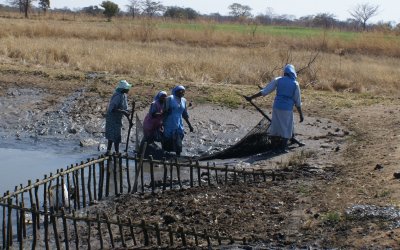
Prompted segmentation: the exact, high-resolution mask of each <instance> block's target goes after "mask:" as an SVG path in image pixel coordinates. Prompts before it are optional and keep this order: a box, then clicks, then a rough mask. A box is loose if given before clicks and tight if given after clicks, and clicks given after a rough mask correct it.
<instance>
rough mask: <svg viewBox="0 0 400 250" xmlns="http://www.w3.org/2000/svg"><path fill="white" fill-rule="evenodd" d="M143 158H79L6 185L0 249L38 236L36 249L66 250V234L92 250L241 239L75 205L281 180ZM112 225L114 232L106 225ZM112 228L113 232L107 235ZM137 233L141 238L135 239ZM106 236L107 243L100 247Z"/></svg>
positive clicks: (248, 172) (192, 163) (27, 243)
mask: <svg viewBox="0 0 400 250" xmlns="http://www.w3.org/2000/svg"><path fill="white" fill-rule="evenodd" d="M149 158H150V159H144V158H143V157H137V156H135V157H131V156H128V155H124V156H123V155H121V154H119V155H115V154H114V155H112V156H107V157H105V156H103V155H101V156H99V157H98V159H87V161H86V162H81V163H80V164H75V165H71V166H69V167H67V168H66V169H59V170H57V171H56V174H53V173H50V174H49V175H44V178H43V179H42V180H39V179H37V180H36V181H35V182H32V181H31V180H28V184H27V186H25V187H24V186H23V185H22V184H20V186H15V189H14V191H13V192H10V191H7V192H6V193H4V195H3V197H0V206H1V207H2V225H1V226H0V232H1V234H0V238H1V240H2V244H1V246H2V247H3V248H4V249H8V248H14V243H18V244H16V245H17V246H18V247H19V248H20V249H23V248H26V246H29V247H30V248H32V249H34V248H36V247H37V246H38V244H39V243H38V242H40V243H41V244H42V245H41V247H40V248H46V249H52V248H57V249H60V248H61V245H62V244H61V243H60V241H61V240H60V239H62V241H63V242H64V248H65V249H69V247H71V246H70V241H71V236H70V235H74V237H75V239H74V240H73V241H75V247H76V248H79V247H82V246H83V245H84V246H86V247H87V248H89V249H90V247H91V244H92V241H93V242H95V241H96V240H97V241H98V245H96V246H94V247H95V248H110V247H115V245H116V244H117V243H118V244H120V246H121V247H125V246H150V245H153V246H156V245H157V246H162V245H168V246H172V245H174V244H180V245H181V246H186V245H188V244H190V245H196V246H199V245H204V244H206V245H208V246H210V245H213V244H215V243H213V240H214V241H216V242H217V244H227V243H234V242H243V241H245V239H243V238H241V237H239V238H234V237H232V236H228V235H219V233H216V235H209V234H208V232H206V231H203V232H197V231H196V230H194V229H190V230H189V229H183V228H175V229H173V228H161V227H160V225H152V224H149V223H146V221H142V222H141V223H139V224H134V223H132V219H127V220H122V219H121V218H117V220H116V221H112V220H109V219H108V218H107V216H106V215H97V216H96V217H95V218H90V217H89V216H88V215H85V216H83V217H82V216H76V213H77V212H76V211H79V210H81V209H82V208H86V207H88V206H90V205H91V204H93V203H95V202H96V201H99V200H102V199H104V198H106V197H109V196H118V195H120V194H123V193H144V192H153V193H154V192H164V191H166V190H172V189H182V188H189V187H194V186H202V185H209V186H211V185H232V184H236V183H239V182H261V181H267V180H272V181H273V180H275V179H276V178H281V179H283V178H284V176H283V175H282V174H276V173H275V172H274V171H265V170H256V169H247V168H246V169H239V168H235V167H229V166H228V165H225V166H216V164H215V163H213V164H210V163H207V164H206V165H204V164H200V163H199V162H198V161H190V160H189V161H186V162H178V161H177V160H172V161H167V160H162V161H156V160H153V159H152V157H149ZM93 225H97V226H93ZM103 227H105V228H103ZM113 227H115V228H117V230H115V229H114V230H113ZM71 228H72V229H71ZM82 228H86V229H85V230H84V231H85V232H86V233H85V234H84V235H86V238H84V237H85V236H84V235H83V234H82V233H80V232H78V231H79V229H82ZM71 232H74V233H73V234H70V233H71ZM93 232H97V233H93ZM113 232H118V233H117V234H116V235H115V236H114V235H113ZM136 234H138V235H141V236H137V238H138V239H135V237H134V236H135V235H136ZM93 235H96V240H95V239H94V238H91V237H94V236H93ZM174 237H175V239H174ZM187 237H188V238H187ZM151 238H152V239H155V240H151ZM129 239H130V241H129ZM165 239H167V240H165ZM105 242H107V244H108V243H109V244H111V245H105V244H106V243H105ZM128 242H130V243H128ZM204 242H205V243H204ZM82 244H83V245H82Z"/></svg>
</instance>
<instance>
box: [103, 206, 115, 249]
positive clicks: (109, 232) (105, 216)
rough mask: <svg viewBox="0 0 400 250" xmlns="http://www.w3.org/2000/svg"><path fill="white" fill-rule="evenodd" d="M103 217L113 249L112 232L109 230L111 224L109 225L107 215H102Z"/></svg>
mask: <svg viewBox="0 0 400 250" xmlns="http://www.w3.org/2000/svg"><path fill="white" fill-rule="evenodd" d="M103 216H104V218H105V219H106V224H107V229H108V234H109V235H110V242H111V246H112V248H114V247H115V245H114V236H113V232H112V230H111V223H110V220H109V219H108V216H107V214H104V215H103Z"/></svg>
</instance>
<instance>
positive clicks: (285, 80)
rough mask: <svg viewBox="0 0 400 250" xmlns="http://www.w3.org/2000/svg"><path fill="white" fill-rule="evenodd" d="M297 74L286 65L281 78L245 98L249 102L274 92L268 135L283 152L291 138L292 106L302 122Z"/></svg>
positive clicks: (289, 65) (292, 124)
mask: <svg viewBox="0 0 400 250" xmlns="http://www.w3.org/2000/svg"><path fill="white" fill-rule="evenodd" d="M296 79H297V74H296V70H295V68H294V66H293V65H291V64H287V65H286V66H285V67H284V69H283V76H281V77H277V78H275V79H274V80H272V81H271V82H270V83H268V84H267V86H265V87H264V88H263V89H261V91H260V92H258V93H256V94H254V95H252V96H250V97H246V100H248V101H251V100H252V99H253V98H257V97H259V96H266V95H268V94H270V93H271V92H273V91H274V90H276V96H275V100H274V104H273V108H272V122H271V126H270V128H269V131H268V133H269V135H270V136H271V141H272V143H273V144H274V145H272V146H274V147H277V148H278V149H280V150H285V149H286V146H287V142H288V140H289V139H292V140H294V138H293V134H294V133H293V127H294V122H293V106H296V108H297V111H298V112H299V115H300V122H303V120H304V117H303V112H302V110H301V93H300V87H299V83H298V82H297V81H296Z"/></svg>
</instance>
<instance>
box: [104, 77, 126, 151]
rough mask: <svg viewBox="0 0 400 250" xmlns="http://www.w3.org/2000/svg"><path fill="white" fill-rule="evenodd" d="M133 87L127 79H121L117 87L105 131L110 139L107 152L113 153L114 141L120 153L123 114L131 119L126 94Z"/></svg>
mask: <svg viewBox="0 0 400 250" xmlns="http://www.w3.org/2000/svg"><path fill="white" fill-rule="evenodd" d="M131 87H132V85H131V84H129V83H128V82H127V81H126V80H121V81H119V82H118V86H117V88H116V89H115V92H114V94H113V96H112V97H111V100H110V103H109V105H108V109H107V115H106V133H105V136H106V139H107V140H108V144H107V154H110V153H111V148H112V144H113V143H114V149H115V153H117V154H118V153H119V144H120V143H121V128H122V116H126V118H127V119H128V120H129V113H128V101H127V96H126V94H127V93H128V91H129V90H130V89H131Z"/></svg>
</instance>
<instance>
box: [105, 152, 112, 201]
mask: <svg viewBox="0 0 400 250" xmlns="http://www.w3.org/2000/svg"><path fill="white" fill-rule="evenodd" d="M111 158H112V156H111V155H110V156H108V160H107V169H106V171H107V174H106V197H108V195H109V194H110V174H111Z"/></svg>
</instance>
